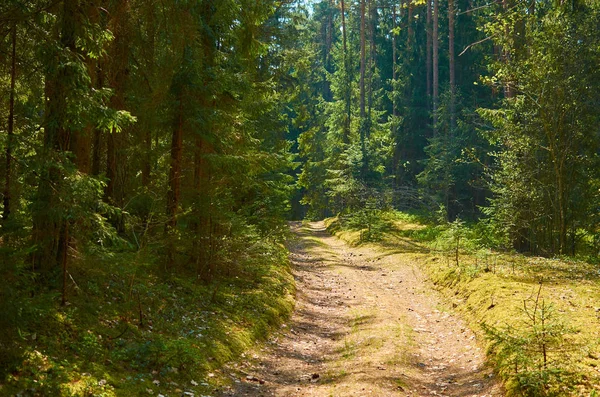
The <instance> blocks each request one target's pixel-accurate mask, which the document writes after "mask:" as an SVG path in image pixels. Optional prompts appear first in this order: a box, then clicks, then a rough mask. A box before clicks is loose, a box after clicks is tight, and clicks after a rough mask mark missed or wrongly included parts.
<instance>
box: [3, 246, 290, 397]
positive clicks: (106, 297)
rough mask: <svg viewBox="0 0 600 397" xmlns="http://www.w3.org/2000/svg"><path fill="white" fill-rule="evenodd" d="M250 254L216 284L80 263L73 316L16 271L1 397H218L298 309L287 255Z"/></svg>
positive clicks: (110, 260) (6, 321)
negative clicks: (230, 366)
mask: <svg viewBox="0 0 600 397" xmlns="http://www.w3.org/2000/svg"><path fill="white" fill-rule="evenodd" d="M249 251H251V252H248V255H247V256H246V257H244V258H239V263H237V264H236V266H235V267H234V270H233V271H230V272H229V275H228V276H223V277H221V278H219V280H218V281H215V282H213V283H212V284H209V285H206V284H203V283H201V282H199V281H197V279H196V278H195V277H194V276H193V275H186V274H179V275H173V274H166V273H165V272H164V271H161V270H157V269H161V266H158V265H157V264H156V263H154V262H155V261H156V260H157V259H156V258H155V257H153V256H151V255H150V254H145V253H144V252H138V253H133V252H122V253H118V254H111V255H104V256H103V257H102V259H95V260H97V261H98V262H96V263H93V262H90V261H89V258H88V259H87V260H86V261H85V263H84V261H83V260H79V261H78V260H74V261H73V263H72V265H71V269H70V272H69V274H70V275H69V277H70V280H71V281H72V282H71V283H70V297H69V304H68V305H67V306H65V307H61V306H60V304H59V303H60V296H59V295H58V293H57V292H56V290H27V289H26V288H25V287H23V286H25V285H32V284H33V283H28V282H26V281H27V280H25V279H24V277H27V274H28V273H26V272H23V273H22V274H19V273H16V272H14V271H7V272H6V275H10V276H11V279H8V280H6V282H7V283H9V284H8V285H9V287H6V286H5V287H3V288H2V289H0V312H1V313H2V317H1V318H0V396H13V395H18V396H23V397H25V396H106V397H110V396H142V395H143V396H149V395H150V396H160V395H163V396H175V395H176V396H179V395H182V393H184V392H188V393H192V394H187V395H190V396H191V395H196V396H200V395H212V393H213V392H214V391H215V389H217V388H219V387H220V385H222V384H223V383H224V382H226V380H225V376H224V375H222V374H221V373H220V372H219V368H220V367H221V366H222V365H223V363H225V362H227V361H229V360H231V359H233V358H235V357H237V356H239V355H240V354H241V353H242V352H243V351H245V350H247V349H248V348H249V347H251V346H252V345H253V343H254V342H255V341H256V340H259V339H263V338H265V337H266V336H267V335H268V333H269V331H270V330H272V329H273V328H274V327H277V326H278V325H279V324H280V322H281V321H283V320H284V319H285V318H286V317H287V316H289V314H290V313H291V311H292V309H293V305H294V298H293V296H294V281H293V277H292V276H291V273H290V270H289V264H288V259H287V250H286V249H285V248H284V247H282V246H280V245H278V244H274V243H273V244H271V243H268V244H267V243H263V244H262V246H261V247H257V249H254V250H251V249H249Z"/></svg>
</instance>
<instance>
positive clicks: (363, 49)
mask: <svg viewBox="0 0 600 397" xmlns="http://www.w3.org/2000/svg"><path fill="white" fill-rule="evenodd" d="M365 1H366V0H360V81H359V86H360V118H361V119H364V118H365V71H366V63H367V59H366V57H367V53H366V40H365V18H366V16H365Z"/></svg>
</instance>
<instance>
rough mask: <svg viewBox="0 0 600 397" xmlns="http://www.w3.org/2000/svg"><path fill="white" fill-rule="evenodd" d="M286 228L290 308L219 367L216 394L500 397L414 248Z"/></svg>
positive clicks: (318, 226)
mask: <svg viewBox="0 0 600 397" xmlns="http://www.w3.org/2000/svg"><path fill="white" fill-rule="evenodd" d="M292 231H293V232H294V234H295V235H296V239H295V240H294V241H293V242H292V243H291V244H290V250H291V260H292V263H293V269H294V277H295V279H296V283H297V291H298V293H297V303H296V310H295V313H294V315H293V316H292V318H291V319H290V321H289V322H288V323H287V324H286V325H284V326H283V327H282V330H281V332H278V333H276V334H275V335H274V336H273V337H272V338H271V339H270V340H269V341H268V342H267V343H266V344H264V345H261V346H258V347H257V348H256V349H255V351H251V352H249V353H247V354H246V355H245V357H244V359H243V361H241V362H238V363H234V364H231V365H230V366H229V367H228V368H226V369H225V371H224V372H225V373H228V374H229V376H231V378H232V380H233V384H232V386H230V387H228V388H225V389H224V391H223V393H222V396H289V397H292V396H319V397H321V396H344V397H345V396H367V395H372V396H464V397H467V396H477V397H483V396H486V397H487V396H501V395H503V391H502V387H501V385H500V381H499V380H498V378H497V376H496V375H495V374H494V373H493V371H492V370H491V368H490V367H489V366H487V365H486V362H485V354H484V352H483V350H482V347H481V345H480V344H479V343H478V340H477V339H476V337H475V335H474V333H473V332H472V331H471V330H470V329H469V328H468V327H467V326H466V324H465V323H464V322H463V321H462V320H461V319H460V318H459V317H457V315H455V314H453V313H452V311H451V310H450V309H449V308H448V307H446V306H445V304H444V300H443V298H442V297H441V295H439V293H438V292H436V291H435V290H434V289H433V285H432V283H431V282H430V281H428V280H427V278H426V277H425V275H424V273H423V272H422V271H421V270H420V268H419V263H418V261H415V259H414V258H415V256H414V253H415V252H419V251H422V250H423V249H422V248H421V247H420V246H419V245H418V244H414V245H408V246H405V247H403V248H402V249H401V250H398V249H395V250H393V249H383V248H380V247H375V246H372V247H368V246H362V247H351V246H349V245H348V244H346V243H345V242H344V241H342V240H341V239H339V238H337V237H334V236H331V235H330V234H329V233H327V231H326V229H325V225H324V223H323V222H313V223H305V224H302V223H300V222H298V223H293V224H292ZM407 247H408V248H407Z"/></svg>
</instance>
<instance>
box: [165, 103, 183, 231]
mask: <svg viewBox="0 0 600 397" xmlns="http://www.w3.org/2000/svg"><path fill="white" fill-rule="evenodd" d="M183 97H184V96H183V93H181V92H180V93H179V95H178V98H177V100H178V101H179V105H178V107H177V113H176V116H175V123H174V126H173V135H172V138H171V165H170V169H169V180H168V186H169V190H168V192H167V230H169V229H174V228H175V227H176V226H177V212H178V210H179V200H180V195H181V159H182V154H183Z"/></svg>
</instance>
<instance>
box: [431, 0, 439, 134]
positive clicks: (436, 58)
mask: <svg viewBox="0 0 600 397" xmlns="http://www.w3.org/2000/svg"><path fill="white" fill-rule="evenodd" d="M438 3H439V0H433V37H432V40H433V134H434V135H435V134H436V132H437V127H436V125H437V120H438V117H437V112H438V99H439V88H440V86H439V40H438V28H439V25H438V23H439V4H438Z"/></svg>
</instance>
